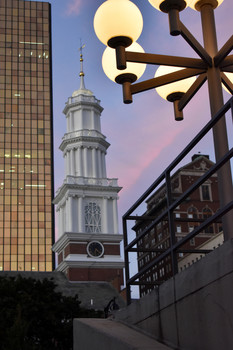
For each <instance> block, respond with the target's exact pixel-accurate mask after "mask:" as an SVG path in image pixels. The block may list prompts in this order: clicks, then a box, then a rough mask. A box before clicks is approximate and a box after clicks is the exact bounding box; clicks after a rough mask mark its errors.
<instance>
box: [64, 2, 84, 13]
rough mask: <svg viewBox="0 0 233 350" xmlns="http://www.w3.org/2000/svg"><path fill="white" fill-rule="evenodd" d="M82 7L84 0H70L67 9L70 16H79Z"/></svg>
mask: <svg viewBox="0 0 233 350" xmlns="http://www.w3.org/2000/svg"><path fill="white" fill-rule="evenodd" d="M81 7H82V0H70V1H69V3H68V6H67V9H66V14H67V15H68V16H72V15H79V14H80V11H81Z"/></svg>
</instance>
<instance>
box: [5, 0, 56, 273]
mask: <svg viewBox="0 0 233 350" xmlns="http://www.w3.org/2000/svg"><path fill="white" fill-rule="evenodd" d="M50 18H51V11H50V4H49V3H45V2H36V1H24V0H0V270H4V271H9V270H12V271H51V270H52V269H53V264H54V262H53V253H52V251H51V246H52V244H53V242H54V225H53V222H54V217H53V206H52V198H53V149H52V144H53V140H52V132H53V129H52V85H51V84H52V80H51V76H52V72H51V28H50V26H51V20H50Z"/></svg>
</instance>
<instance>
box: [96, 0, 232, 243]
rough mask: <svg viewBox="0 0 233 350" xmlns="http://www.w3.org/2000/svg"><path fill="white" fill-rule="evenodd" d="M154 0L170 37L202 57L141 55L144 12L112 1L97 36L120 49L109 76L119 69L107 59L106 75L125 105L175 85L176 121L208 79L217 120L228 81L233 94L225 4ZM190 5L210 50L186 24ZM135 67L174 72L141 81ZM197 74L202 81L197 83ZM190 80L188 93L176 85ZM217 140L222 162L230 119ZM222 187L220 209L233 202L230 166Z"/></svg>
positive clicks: (228, 222) (228, 218) (226, 221)
mask: <svg viewBox="0 0 233 350" xmlns="http://www.w3.org/2000/svg"><path fill="white" fill-rule="evenodd" d="M148 1H149V3H150V4H151V5H152V6H153V7H154V8H156V9H157V10H160V11H162V12H164V13H167V14H168V19H169V29H170V34H171V35H172V36H177V35H181V36H182V38H183V39H184V40H185V41H186V42H187V43H188V44H189V46H190V47H191V48H192V49H193V50H194V51H195V52H196V54H197V55H198V56H199V58H189V57H180V56H178V57H177V56H166V55H159V54H148V53H145V52H140V50H137V51H136V52H135V51H133V50H131V49H130V48H131V46H130V45H131V44H132V43H133V42H135V41H136V40H137V39H138V38H139V36H140V34H141V31H142V27H143V19H142V15H141V12H140V10H139V9H138V8H137V6H136V5H135V4H134V3H132V2H131V1H129V0H107V1H105V2H104V3H103V4H102V5H101V6H100V7H99V8H98V10H97V12H96V14H95V17H94V29H95V32H96V35H97V37H98V38H99V39H100V40H101V41H102V42H103V43H104V44H105V45H107V46H109V47H110V48H113V49H115V52H116V61H115V62H114V60H111V61H112V62H113V63H112V66H114V74H113V73H109V70H111V69H113V68H111V66H109V67H108V68H106V61H108V60H105V59H104V58H103V66H104V71H105V72H106V74H107V75H108V76H109V77H110V76H111V79H112V80H115V81H116V82H117V83H118V84H122V86H123V100H124V103H131V102H132V101H133V98H132V96H133V95H134V94H137V93H139V92H142V91H146V90H149V89H153V88H156V90H157V91H158V92H159V91H161V90H160V89H161V87H165V86H166V87H169V88H170V87H172V90H173V91H170V93H169V94H167V95H166V99H167V100H168V101H171V102H173V104H174V111H175V119H176V120H182V119H183V109H184V107H185V106H186V105H187V104H188V103H189V101H190V100H191V99H192V98H193V96H194V95H195V94H196V93H197V91H198V90H199V89H200V88H201V87H202V85H203V84H204V83H205V82H206V81H207V82H208V90H209V101H210V109H211V116H212V117H213V116H214V115H215V114H216V113H217V112H218V111H219V110H220V108H221V107H222V106H223V92H222V83H223V85H224V86H225V87H226V88H227V89H228V91H229V92H230V93H231V94H232V93H233V80H231V75H229V74H228V73H233V55H229V54H230V52H231V51H232V49H233V35H232V36H231V37H230V38H229V40H228V41H227V42H226V43H225V45H223V47H222V48H221V49H220V50H218V47H217V37H216V28H215V18H214V10H215V9H216V8H217V7H218V6H219V5H220V4H221V3H222V2H223V0H148ZM187 6H190V7H191V8H192V9H194V10H196V11H199V12H200V14H201V24H202V33H203V42H204V46H202V45H201V44H200V43H199V42H198V41H197V39H196V38H195V37H194V36H193V35H192V33H191V32H190V31H189V30H188V29H187V27H186V26H185V25H184V24H183V23H182V21H181V20H180V16H179V15H180V11H183V10H184V9H185V8H186V7H187ZM132 47H133V46H132ZM126 48H127V50H126ZM104 56H105V54H104ZM107 63H108V62H107ZM129 63H130V64H131V63H132V67H133V63H134V64H135V66H134V68H135V67H136V64H138V65H139V66H140V65H142V64H144V65H145V64H150V65H157V66H158V65H162V66H168V67H173V71H172V72H166V73H163V74H162V75H161V74H156V76H155V77H154V78H152V79H149V80H145V81H141V82H136V80H137V79H138V78H139V76H140V75H139V74H138V75H137V74H135V73H134V72H133V71H131V70H130V69H129ZM174 67H178V68H179V70H177V68H175V69H174ZM126 68H127V70H126ZM107 71H108V73H107ZM116 74H118V75H116ZM227 74H228V75H227ZM195 76H196V77H197V78H196V79H195V78H194V79H193V77H195ZM113 77H114V79H113ZM190 79H191V80H190ZM188 81H189V83H190V84H188V86H186V88H185V89H184V88H183V87H182V88H181V86H179V87H177V86H176V85H174V83H175V82H179V84H180V83H181V82H182V83H187V82H188ZM169 85H170V86H169ZM174 87H175V89H174ZM213 136H214V146H215V156H216V161H218V160H219V159H221V157H223V156H224V155H225V154H226V153H227V151H228V150H229V147H228V138H227V132H226V121H225V118H222V120H220V121H219V122H218V123H217V124H216V125H215V126H214V127H213ZM218 184H219V197H220V205H221V207H224V206H225V205H226V204H227V203H229V202H230V201H231V200H232V198H233V187H232V176H231V168H230V164H229V162H227V163H226V164H225V165H224V166H223V167H222V168H221V169H220V170H219V171H218ZM222 220H223V231H224V238H225V239H226V238H227V237H229V236H231V235H232V238H233V233H232V221H233V215H232V213H231V212H229V213H228V214H227V215H225V216H224V217H223V219H222Z"/></svg>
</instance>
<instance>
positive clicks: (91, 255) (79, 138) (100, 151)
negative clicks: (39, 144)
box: [53, 51, 124, 290]
mask: <svg viewBox="0 0 233 350" xmlns="http://www.w3.org/2000/svg"><path fill="white" fill-rule="evenodd" d="M80 62H81V71H80V74H79V75H80V88H79V89H78V90H76V91H74V92H73V94H72V96H71V97H69V98H68V101H67V103H66V106H65V108H64V111H63V113H64V114H65V116H66V125H67V132H66V133H65V135H64V137H63V139H62V143H61V145H60V150H61V151H62V152H63V157H64V160H65V179H64V182H63V184H62V186H61V187H60V188H59V189H58V190H57V192H56V196H55V199H54V204H55V205H56V212H57V219H58V238H57V241H56V243H55V244H54V245H53V251H54V252H56V253H57V261H58V265H57V270H58V271H63V272H64V273H66V275H67V277H68V279H69V280H71V281H108V282H111V283H113V285H114V286H115V287H116V288H117V289H118V290H120V286H121V285H122V284H123V267H124V263H123V260H122V259H121V256H120V242H121V241H122V238H123V237H122V235H120V234H119V229H118V213H117V200H118V192H119V191H120V190H121V187H119V186H118V182H117V179H109V178H107V174H106V163H105V156H106V153H107V149H108V147H109V146H110V144H109V143H108V142H107V141H106V137H105V136H104V135H103V134H102V132H101V121H100V117H101V112H102V110H103V108H102V107H101V106H100V101H99V100H97V99H96V98H95V96H94V95H93V93H92V92H91V91H90V90H88V89H86V87H85V84H84V73H83V56H82V51H81V55H80Z"/></svg>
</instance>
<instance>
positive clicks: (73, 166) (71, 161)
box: [70, 149, 75, 176]
mask: <svg viewBox="0 0 233 350" xmlns="http://www.w3.org/2000/svg"><path fill="white" fill-rule="evenodd" d="M74 169H75V159H74V149H71V150H70V175H72V176H74V175H75V172H74Z"/></svg>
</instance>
